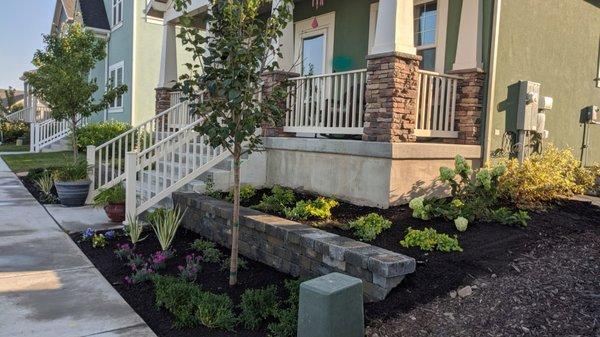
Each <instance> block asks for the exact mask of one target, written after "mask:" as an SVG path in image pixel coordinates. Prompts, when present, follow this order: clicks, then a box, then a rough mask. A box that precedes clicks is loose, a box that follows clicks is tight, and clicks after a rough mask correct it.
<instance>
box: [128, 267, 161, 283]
mask: <svg viewBox="0 0 600 337" xmlns="http://www.w3.org/2000/svg"><path fill="white" fill-rule="evenodd" d="M131 270H132V271H133V274H131V276H125V283H126V284H130V285H131V284H136V283H141V282H146V281H149V280H150V278H152V275H154V274H156V271H155V270H154V269H152V267H150V266H148V264H144V265H143V266H142V267H141V268H138V267H137V266H136V265H132V266H131Z"/></svg>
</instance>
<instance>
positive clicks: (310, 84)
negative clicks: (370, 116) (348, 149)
mask: <svg viewBox="0 0 600 337" xmlns="http://www.w3.org/2000/svg"><path fill="white" fill-rule="evenodd" d="M366 76H367V70H366V69H361V70H354V71H348V72H341V73H333V74H325V75H318V76H304V77H296V78H292V79H290V80H291V81H292V82H293V85H292V87H291V88H290V89H289V92H288V98H287V102H286V107H287V110H288V112H287V113H286V116H285V125H284V131H286V132H306V133H325V134H362V132H363V124H364V123H363V118H364V113H365V106H366V100H365V88H366V83H367V79H366Z"/></svg>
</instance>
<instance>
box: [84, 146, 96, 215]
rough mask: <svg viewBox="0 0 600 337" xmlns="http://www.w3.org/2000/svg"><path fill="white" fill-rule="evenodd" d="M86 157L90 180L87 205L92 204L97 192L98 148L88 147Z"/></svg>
mask: <svg viewBox="0 0 600 337" xmlns="http://www.w3.org/2000/svg"><path fill="white" fill-rule="evenodd" d="M85 157H86V160H87V165H88V168H89V171H88V179H89V180H90V182H91V183H90V191H89V193H88V197H87V200H86V202H85V203H86V204H91V203H92V201H93V199H94V196H95V194H96V193H95V192H96V147H95V146H94V145H88V146H87V148H86V149H85Z"/></svg>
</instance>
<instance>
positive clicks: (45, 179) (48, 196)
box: [34, 171, 56, 202]
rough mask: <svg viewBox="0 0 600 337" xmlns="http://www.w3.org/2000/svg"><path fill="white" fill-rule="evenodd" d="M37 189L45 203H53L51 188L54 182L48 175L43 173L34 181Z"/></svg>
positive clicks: (45, 172)
mask: <svg viewBox="0 0 600 337" xmlns="http://www.w3.org/2000/svg"><path fill="white" fill-rule="evenodd" d="M34 182H35V185H36V186H37V188H38V189H39V190H40V192H42V199H43V201H45V202H53V201H55V200H56V198H55V197H54V195H53V194H52V188H53V187H54V181H53V180H52V177H51V176H50V173H49V172H47V171H44V173H43V174H41V175H40V176H39V177H38V178H37V179H35V180H34Z"/></svg>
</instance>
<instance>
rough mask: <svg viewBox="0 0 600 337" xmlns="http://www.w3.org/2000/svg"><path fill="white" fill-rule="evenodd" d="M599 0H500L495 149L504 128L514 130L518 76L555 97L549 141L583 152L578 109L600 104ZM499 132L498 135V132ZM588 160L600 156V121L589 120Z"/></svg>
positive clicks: (548, 126) (548, 115) (548, 125)
mask: <svg viewBox="0 0 600 337" xmlns="http://www.w3.org/2000/svg"><path fill="white" fill-rule="evenodd" d="M599 27H600V1H598V0H570V1H564V0H528V1H514V0H508V1H502V8H501V19H500V27H499V37H498V56H497V70H496V81H495V87H496V89H495V99H494V102H493V103H494V104H493V105H492V106H493V110H492V111H491V113H492V118H493V121H492V124H491V127H492V130H491V131H492V132H491V134H492V136H491V137H492V138H491V151H492V153H493V152H494V150H496V149H501V148H503V137H504V133H505V132H507V131H508V132H515V124H516V113H517V105H518V103H517V99H518V81H519V80H530V81H534V82H538V83H540V84H541V90H540V94H541V95H543V96H551V97H553V98H554V107H553V109H552V110H551V111H549V112H548V113H546V129H547V130H548V131H549V132H550V136H549V139H547V141H549V142H552V143H554V144H555V145H557V146H559V147H571V148H572V149H573V153H574V154H575V156H577V157H579V156H580V154H581V144H582V140H583V127H582V124H580V123H579V118H580V113H581V112H580V111H581V109H582V108H584V107H585V106H588V105H600V88H598V87H597V82H596V81H594V78H596V77H597V75H598V60H599V55H598V54H599V53H600V50H599V48H600V47H599V39H600V36H599ZM496 133H498V135H496ZM589 139H590V143H589V153H588V155H589V162H588V163H587V164H592V163H593V162H594V161H600V127H599V126H593V125H592V126H590V136H589Z"/></svg>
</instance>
